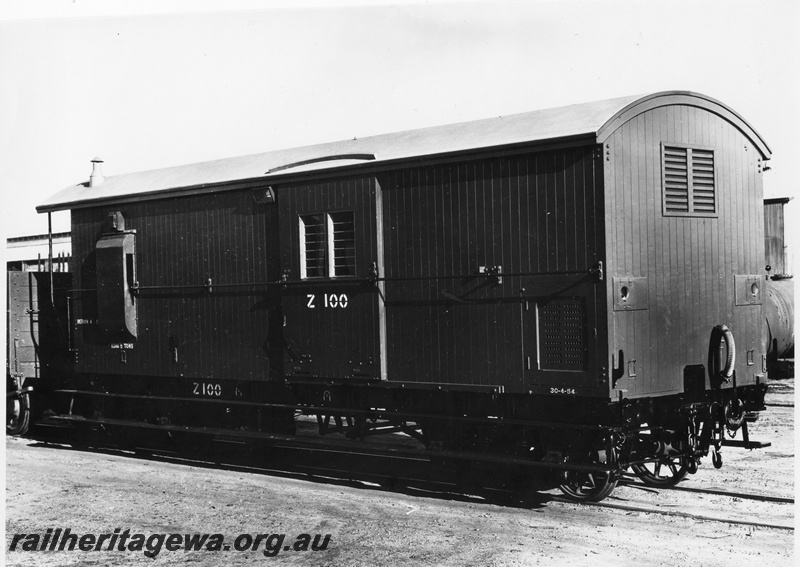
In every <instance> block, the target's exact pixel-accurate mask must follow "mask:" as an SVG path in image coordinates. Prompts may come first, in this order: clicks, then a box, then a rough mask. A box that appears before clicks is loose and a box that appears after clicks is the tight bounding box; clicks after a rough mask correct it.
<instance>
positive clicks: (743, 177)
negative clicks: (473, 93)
mask: <svg viewBox="0 0 800 567" xmlns="http://www.w3.org/2000/svg"><path fill="white" fill-rule="evenodd" d="M769 157H770V150H769V148H768V147H767V146H766V144H765V143H764V141H763V140H762V139H761V137H760V136H759V134H758V133H757V132H756V131H755V130H754V129H753V128H752V127H751V126H749V125H748V124H747V122H745V121H744V120H743V119H742V118H741V117H740V116H739V115H738V114H736V113H735V112H734V111H733V110H731V109H730V108H728V107H727V106H725V105H724V104H722V103H720V102H718V101H716V100H713V99H711V98H709V97H706V96H704V95H699V94H696V93H690V92H681V91H672V92H663V93H657V94H653V95H648V96H642V97H626V98H621V99H613V100H608V101H601V102H596V103H587V104H581V105H574V106H569V107H564V108H558V109H551V110H543V111H537V112H531V113H526V114H520V115H515V116H508V117H499V118H495V119H488V120H481V121H476V122H469V123H464V124H455V125H450V126H441V127H434V128H428V129H423V130H414V131H409V132H401V133H397V134H389V135H384V136H375V137H368V138H361V139H353V140H348V141H343V142H336V143H331V144H322V145H318V146H309V147H304V148H295V149H290V150H284V151H277V152H270V153H266V154H256V155H250V156H243V157H238V158H228V159H222V160H217V161H213V162H205V163H200V164H193V165H187V166H179V167H173V168H167V169H162V170H155V171H147V172H141V173H132V174H127V175H119V176H113V177H109V178H107V179H104V178H103V177H102V174H100V173H95V174H93V176H92V179H91V181H90V182H87V183H82V184H79V185H76V186H72V187H68V188H66V189H65V190H63V191H62V192H61V193H58V194H57V195H55V196H54V197H53V198H51V199H50V200H49V201H48V202H46V203H45V204H43V205H42V206H40V207H39V209H38V210H39V211H40V212H51V211H56V210H64V209H69V210H71V213H72V250H73V256H72V264H71V267H70V268H71V271H72V273H73V278H74V279H73V287H74V289H73V290H72V291H71V292H70V296H69V312H70V314H71V315H70V348H71V352H72V355H73V359H74V371H75V375H74V380H73V384H72V387H71V388H69V389H67V390H64V393H65V394H69V395H70V396H71V400H72V401H71V402H70V412H72V411H73V410H74V411H76V412H78V411H80V408H84V409H83V410H82V411H83V412H84V414H87V415H88V414H91V415H94V416H113V417H125V418H128V417H130V418H134V419H146V420H148V421H149V422H153V423H160V424H168V423H186V424H199V425H202V426H203V427H209V426H215V427H223V428H224V427H237V428H242V427H244V428H246V429H254V430H256V431H265V430H266V431H270V430H281V426H280V425H279V424H283V425H284V426H285V425H286V423H287V422H290V421H292V420H293V418H294V417H293V416H294V412H295V411H297V410H299V411H301V412H302V413H306V414H309V415H317V416H318V420H319V424H320V430H321V431H320V432H321V433H324V430H325V428H326V427H327V424H328V419H329V418H330V416H331V415H334V416H335V417H336V419H337V420H338V421H337V423H339V427H340V428H341V427H344V426H342V425H341V424H342V423H343V421H342V419H343V418H344V417H347V420H348V423H350V419H351V417H352V418H353V419H354V420H355V421H356V422H358V423H360V424H361V425H360V427H362V429H361V431H362V433H363V428H364V427H365V426H364V423H365V422H366V421H367V418H370V419H387V420H389V422H390V423H391V424H393V427H395V428H396V429H397V430H402V431H412V429H413V431H416V432H417V433H419V432H420V431H421V433H420V434H419V435H420V438H421V439H424V440H425V441H426V445H427V444H428V443H427V442H428V441H430V440H431V439H434V440H438V441H442V444H443V445H444V446H445V447H447V446H448V440H453V439H460V441H458V442H457V443H450V444H449V446H451V447H457V448H458V447H460V448H464V447H465V446H467V447H468V448H471V449H476V448H477V449H480V450H483V449H488V450H496V449H497V448H498V446H499V444H495V443H494V442H493V441H492V435H493V432H494V431H495V430H496V429H497V427H500V428H506V430H511V429H514V428H517V429H518V430H519V431H522V432H523V433H520V434H519V435H518V434H517V433H516V431H517V429H514V431H515V433H513V434H511V435H508V434H503V435H501V437H502V438H504V439H506V438H513V442H510V445H509V447H506V448H505V449H501V451H503V452H505V453H507V454H509V453H510V454H518V450H519V447H521V446H522V447H533V446H535V447H538V449H536V451H533V449H530V451H533V452H530V453H529V454H530V455H536V457H535V458H536V459H539V460H540V461H541V462H542V463H544V464H543V466H548V467H552V466H556V467H562V468H565V469H567V470H570V468H575V467H578V466H582V467H589V468H591V467H592V466H595V468H596V467H597V466H602V467H606V469H604V470H611V469H612V468H613V467H615V466H617V465H616V464H614V463H615V462H616V461H614V459H612V458H611V457H606V456H603V455H610V454H611V453H616V452H618V453H619V455H620V456H619V462H620V463H622V464H623V468H624V466H627V465H628V464H631V466H633V465H636V464H637V463H638V465H639V466H643V463H645V462H651V461H652V462H656V461H657V462H662V461H663V462H665V463H666V462H669V460H670V459H672V458H673V457H672V456H671V455H672V453H664V452H662V453H659V452H658V451H661V450H662V449H663V448H664V447H678V448H680V449H679V453H675V454H679V458H680V459H682V460H681V463H683V464H682V466H683V467H685V468H683V469H682V470H683V471H685V470H686V468H688V469H689V470H693V469H692V467H694V469H695V470H696V463H697V459H698V457H697V456H698V455H701V456H702V455H705V454H707V453H708V450H709V447H711V446H713V447H716V449H717V450H718V449H719V448H720V446H721V445H722V444H723V441H722V428H723V425H725V426H727V427H728V428H729V429H731V428H732V429H733V430H735V429H737V428H738V427H740V426H741V425H742V419H743V416H744V413H743V412H744V411H757V410H759V409H761V408H762V406H763V395H764V390H765V385H764V382H765V370H766V368H765V364H766V363H765V354H766V346H767V345H766V342H765V333H764V328H763V327H764V306H763V302H762V293H763V289H764V280H765V273H766V272H765V266H764V248H763V246H764V245H763V242H764V237H763V222H764V221H763V208H762V207H763V205H762V199H763V195H762V180H761V178H762V172H763V171H764V162H765V160H767V159H769ZM95 161H97V160H95ZM76 400H77V401H76ZM81 400H83V401H81ZM92 400H93V401H92ZM73 402H74V404H75V405H74V406H73ZM82 403H85V404H88V405H84V406H82V405H81V404H82ZM700 408H704V409H702V410H701V409H700ZM723 408H724V409H723ZM323 414H324V415H327V416H328V418H325V417H324V415H323ZM265 416H266V417H265ZM704 416H705V417H704ZM264 419H266V421H267V424H266V425H265V423H264V421H263V420H264ZM498 420H502V421H498ZM407 422H415V423H416V425H415V426H414V427H413V428H410V427H409V425H408V423H407ZM453 422H458V424H457V425H455V426H454V425H453ZM548 424H549V425H548ZM552 424H561V426H563V427H564V428H565V429H564V431H572V433H569V434H566V433H565V434H564V435H561V434H559V435H554V434H553V433H552V431H553V430H554V428H553V425H552ZM704 424H705V425H704ZM573 426H574V427H573ZM570 428H573V429H570ZM576 428H577V429H576ZM288 429H289V430H291V427H289V428H288ZM556 429H557V428H556ZM413 431H412V432H413ZM575 431H579V432H580V431H582V432H583V433H575ZM712 431H713V432H712ZM467 439H468V440H469V441H466V440H467ZM477 439H484V440H485V444H484V446H481V445H480V443H479V442H478V441H476V440H477ZM562 439H568V440H567V441H562ZM584 440H586V443H585V445H586V446H585V447H583V445H581V444H582V443H583V442H584ZM598 443H599V444H600V445H601V446H604V447H605V449H602V450H597V449H596V446H597V444H598ZM578 445H581V447H583V448H581V449H580V450H576V449H575V447H576V446H578ZM590 446H591V447H594V448H592V452H589V451H588V449H589V448H590ZM741 446H747V447H751V448H752V447H753V446H755V445H754V444H752V443H750V442H749V440H748V439H747V437H746V434H745V442H744V443H743V444H742V445H741ZM657 447H661V448H662V449H657ZM671 450H672V449H670V451H671ZM524 451H528V449H525V450H524ZM524 451H523V454H528V453H524ZM537 451H538V452H537ZM676 451H678V449H676ZM569 454H572V455H573V456H571V457H569V456H567V455H569ZM715 455H716V453H715ZM615 458H616V457H615ZM525 459H529V457H527V456H526V457H525ZM587 459H588V460H587ZM715 462H716V461H715ZM720 462H721V461H720ZM570 463H572V464H570ZM576 463H577V464H576ZM592 463H594V464H592ZM597 463H600V465H597ZM609 467H610V468H609ZM640 472H641V471H637V474H639V473H640ZM643 474H644V477H643V478H645V479H646V480H653V475H650V476H649V477H648V476H647V474H648V473H647V472H646V471H645V472H644V473H643ZM683 474H685V472H683ZM612 476H613V475H611V474H608V475H606V477H605V480H604V483H605V485H606V488H604V489H602V490H600V491H596V490H595V491H594V492H591V491H590V493H589V497H591V498H598V497H600V498H601V497H603V496H605V495H607V494H608V491H610V489H611V488H613V484H615V483H616V480H615V479H616V477H613V478H612ZM656 476H657V473H656ZM675 476H676V478H677V477H678V476H680V475H678V474H676V475H675ZM678 480H679V479H678ZM567 481H568V482H567V484H569V485H571V486H573V488H575V486H578V487H579V486H580V484H581V482H582V481H581V480H580V479H577V480H576V479H575V478H572V477H570V478H568V479H567ZM654 482H655V483H656V484H657V483H658V482H660V480H659V479H658V478H656V479H655V481H654ZM675 482H677V480H675ZM593 484H594V483H593ZM608 487H610V488H608ZM576 490H577V489H576ZM573 492H574V491H573ZM568 494H569V492H568ZM580 494H581V493H580V490H578V492H577V495H578V496H580ZM573 495H575V494H573Z"/></svg>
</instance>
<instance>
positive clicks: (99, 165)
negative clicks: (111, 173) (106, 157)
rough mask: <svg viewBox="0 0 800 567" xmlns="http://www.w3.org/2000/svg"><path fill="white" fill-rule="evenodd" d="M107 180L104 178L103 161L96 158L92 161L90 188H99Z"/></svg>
mask: <svg viewBox="0 0 800 567" xmlns="http://www.w3.org/2000/svg"><path fill="white" fill-rule="evenodd" d="M105 180H106V178H105V177H103V160H102V159H100V158H99V157H96V158H94V159H93V160H92V175H91V176H89V187H97V186H98V185H100V184H102V183H103V181H105Z"/></svg>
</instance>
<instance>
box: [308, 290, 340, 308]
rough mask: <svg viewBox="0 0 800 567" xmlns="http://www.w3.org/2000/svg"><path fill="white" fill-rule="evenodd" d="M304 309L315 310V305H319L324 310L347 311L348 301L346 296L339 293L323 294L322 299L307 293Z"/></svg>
mask: <svg viewBox="0 0 800 567" xmlns="http://www.w3.org/2000/svg"><path fill="white" fill-rule="evenodd" d="M306 299H307V302H306V307H308V308H309V309H316V308H317V304H319V305H321V306H322V307H324V308H325V309H347V305H348V303H350V300H349V299H348V298H347V294H345V293H341V294H336V293H323V294H322V299H320V298H319V297H317V296H316V294H314V293H309V294H308V295H306Z"/></svg>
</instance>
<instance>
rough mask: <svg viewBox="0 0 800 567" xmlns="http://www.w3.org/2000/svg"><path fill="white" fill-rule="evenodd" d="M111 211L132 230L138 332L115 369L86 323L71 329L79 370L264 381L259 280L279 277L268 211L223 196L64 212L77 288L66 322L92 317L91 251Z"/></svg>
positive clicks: (263, 300) (265, 299)
mask: <svg viewBox="0 0 800 567" xmlns="http://www.w3.org/2000/svg"><path fill="white" fill-rule="evenodd" d="M117 210H118V211H121V212H122V214H123V216H124V217H125V221H126V229H129V230H136V264H137V269H136V272H137V279H138V282H139V285H140V286H141V288H142V289H141V291H140V292H139V295H138V297H137V302H138V320H139V328H140V333H139V337H138V338H137V340H136V341H135V343H134V346H133V349H131V350H130V351H129V352H127V353H126V361H125V363H121V362H118V359H117V358H116V357H109V356H107V354H108V352H107V351H108V349H109V346H108V344H106V343H107V341H104V340H103V339H102V338H101V337H97V336H92V329H91V328H90V327H91V325H78V328H77V329H75V331H76V332H75V337H76V347H77V349H78V355H77V356H78V366H77V368H78V371H80V372H98V373H104V374H125V375H140V376H185V377H195V378H209V379H210V378H214V379H245V380H246V379H265V378H266V377H267V375H268V373H269V370H270V368H269V362H268V358H267V348H266V345H267V343H268V341H269V339H270V337H269V336H268V329H269V312H270V309H269V307H268V306H269V305H270V304H271V302H270V300H269V291H268V287H267V286H265V285H263V284H264V283H266V282H269V281H274V280H277V279H278V278H279V273H278V270H277V262H278V257H277V251H278V247H277V217H276V210H275V208H274V207H269V206H265V205H258V204H256V203H255V201H254V199H253V196H252V193H251V192H250V191H232V192H227V193H225V194H218V195H217V194H211V195H203V196H193V197H186V198H180V199H175V198H172V199H163V200H153V201H144V202H139V203H129V204H120V205H110V206H101V207H94V208H89V209H78V210H75V211H73V223H72V226H73V235H74V236H73V246H74V250H75V254H74V259H73V262H74V264H73V270H74V273H75V274H76V284H75V287H76V288H78V289H82V290H85V291H80V292H77V293H76V294H75V296H76V297H75V299H74V300H73V306H74V309H75V315H74V317H73V322H74V321H75V320H92V319H94V318H96V316H95V314H94V311H93V310H94V309H95V307H94V297H93V291H91V290H92V289H93V288H94V287H95V285H96V282H95V281H94V270H95V267H94V246H95V243H96V241H97V239H98V237H99V235H100V233H101V231H102V227H103V223H104V221H105V218H106V216H107V215H108V213H109V212H111V211H117ZM209 279H210V280H211V283H212V291H211V292H209V291H208V290H207V289H206V288H205V284H206V283H207V281H208V280H209ZM240 284H247V285H243V286H241V287H240ZM249 284H255V285H252V286H251V285H249ZM148 288H150V289H148ZM153 288H158V289H153ZM173 347H175V348H176V349H177V351H175V350H173ZM176 353H177V360H176V357H175V354H176ZM219 353H225V355H224V356H220V355H219Z"/></svg>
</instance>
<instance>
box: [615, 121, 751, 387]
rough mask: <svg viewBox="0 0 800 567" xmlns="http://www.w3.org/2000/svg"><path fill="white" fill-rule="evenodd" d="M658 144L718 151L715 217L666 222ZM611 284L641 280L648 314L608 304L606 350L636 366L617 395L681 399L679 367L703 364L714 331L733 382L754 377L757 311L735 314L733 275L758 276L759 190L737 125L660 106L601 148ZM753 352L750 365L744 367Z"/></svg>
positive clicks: (748, 149) (748, 147) (743, 310)
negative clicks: (731, 343) (729, 351)
mask: <svg viewBox="0 0 800 567" xmlns="http://www.w3.org/2000/svg"><path fill="white" fill-rule="evenodd" d="M663 143H667V144H670V143H673V144H686V145H689V146H702V147H709V148H714V150H715V156H714V161H715V186H716V202H717V212H718V215H717V216H714V217H711V216H709V217H699V216H665V215H664V214H663V212H662V163H661V145H662V144H663ZM606 144H607V147H606V148H604V150H607V151H609V152H610V157H611V159H610V160H609V161H606V162H605V164H606V171H605V179H606V181H605V185H606V188H607V189H606V191H607V208H606V225H607V227H608V236H607V238H608V242H607V249H608V276H609V281H611V278H613V277H645V278H647V286H648V290H647V291H648V304H647V309H643V310H630V311H613V301H614V297H613V294H615V293H617V292H618V290H615V289H613V288H612V290H611V294H610V295H609V299H608V309H609V313H610V314H611V315H610V316H609V337H610V338H609V342H610V344H609V348H610V353H611V354H613V355H614V357H615V358H614V363H615V364H619V359H618V356H617V353H618V352H619V351H620V350H622V351H623V353H624V358H625V360H626V361H630V360H631V359H636V364H635V368H636V376H635V377H629V376H628V372H627V370H628V369H627V367H626V368H624V369H623V370H624V372H623V376H622V378H621V379H620V380H619V381H618V382H617V384H616V387H617V388H621V389H625V390H627V393H626V395H627V396H630V397H635V396H643V395H650V394H659V393H661V394H666V393H674V392H680V391H682V389H683V376H684V367H685V366H687V365H703V366H706V365H707V357H708V344H709V338H710V334H711V330H712V328H713V327H714V326H715V325H718V324H726V325H728V326H729V327H730V328H731V329H732V330H733V332H734V335H735V338H736V343H737V350H738V352H739V353H740V356H738V357H737V364H736V371H737V376H738V378H739V379H738V382H739V383H740V384H744V383H750V382H752V380H753V379H754V378H753V376H754V374H755V373H758V372H760V370H761V367H760V354H761V353H762V352H763V345H762V344H761V343H762V342H763V340H762V337H761V328H762V321H763V309H762V306H760V305H749V306H738V307H737V306H735V302H734V278H733V276H734V275H735V274H761V273H763V267H764V266H763V263H764V262H763V249H762V245H761V243H762V242H763V215H762V212H761V205H760V203H761V199H762V188H761V178H760V174H759V173H758V158H759V154H758V150H757V148H756V147H755V145H754V144H752V143H751V142H750V141H749V140H748V139H747V138H746V137H745V136H744V135H743V134H742V133H741V132H740V131H739V130H738V129H737V128H736V127H735V126H733V125H732V124H730V123H729V122H727V121H726V120H724V119H723V118H721V117H720V116H718V115H717V114H714V113H711V112H709V111H707V110H705V109H702V108H698V107H691V106H685V105H673V106H665V107H659V108H655V109H652V110H649V111H647V112H645V113H643V114H640V115H638V116H636V117H635V118H633V119H631V120H630V121H628V122H627V123H625V124H623V125H622V126H621V127H620V128H619V129H618V130H617V131H616V132H614V134H612V135H611V136H610V137H609V138H608V139H607V141H606ZM750 349H755V352H756V354H755V357H756V365H755V366H750V367H747V366H746V365H745V352H746V350H750Z"/></svg>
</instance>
